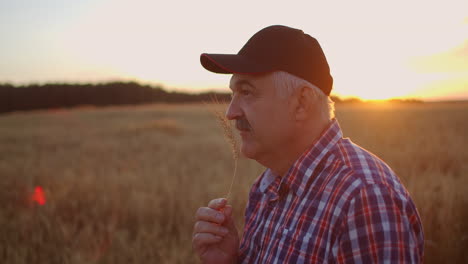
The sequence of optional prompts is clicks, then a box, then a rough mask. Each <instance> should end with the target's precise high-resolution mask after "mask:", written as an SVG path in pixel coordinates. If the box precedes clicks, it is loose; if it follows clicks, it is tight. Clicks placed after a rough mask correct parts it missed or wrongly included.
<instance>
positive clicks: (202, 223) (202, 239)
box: [192, 198, 239, 264]
mask: <svg viewBox="0 0 468 264" xmlns="http://www.w3.org/2000/svg"><path fill="white" fill-rule="evenodd" d="M192 246H193V249H194V250H195V252H196V253H197V255H198V256H199V257H200V259H201V261H202V262H203V263H206V264H211V263H220V264H222V263H229V264H231V263H234V262H235V261H236V259H237V251H238V249H239V234H238V233H237V228H236V227H235V226H234V221H233V219H232V207H231V206H230V205H227V200H226V199H224V198H219V199H214V200H211V201H210V203H209V204H208V207H200V208H198V211H197V214H196V223H195V226H194V228H193V237H192Z"/></svg>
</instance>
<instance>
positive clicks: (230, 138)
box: [211, 96, 239, 200]
mask: <svg viewBox="0 0 468 264" xmlns="http://www.w3.org/2000/svg"><path fill="white" fill-rule="evenodd" d="M211 101H212V103H214V105H215V107H214V108H213V111H212V112H213V114H214V115H215V117H216V119H217V120H218V123H219V125H220V126H221V128H222V129H223V135H224V139H225V140H226V142H227V143H228V144H229V146H230V147H231V152H232V158H233V160H234V172H233V175H232V179H231V185H230V186H229V190H228V193H227V194H226V199H227V200H229V196H230V195H231V191H232V187H233V186H234V181H235V179H236V173H237V160H238V159H239V153H238V150H237V141H236V138H235V136H234V132H233V128H232V124H231V122H229V120H228V119H227V118H226V116H225V115H224V113H223V112H222V111H221V110H220V108H219V107H218V106H220V105H221V103H220V102H219V100H218V98H217V97H216V96H213V97H212V98H211Z"/></svg>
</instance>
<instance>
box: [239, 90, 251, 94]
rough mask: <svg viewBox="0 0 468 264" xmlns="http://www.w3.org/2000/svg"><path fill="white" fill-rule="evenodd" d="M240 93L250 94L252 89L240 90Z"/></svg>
mask: <svg viewBox="0 0 468 264" xmlns="http://www.w3.org/2000/svg"><path fill="white" fill-rule="evenodd" d="M239 93H240V94H242V95H249V94H250V91H249V90H240V92H239Z"/></svg>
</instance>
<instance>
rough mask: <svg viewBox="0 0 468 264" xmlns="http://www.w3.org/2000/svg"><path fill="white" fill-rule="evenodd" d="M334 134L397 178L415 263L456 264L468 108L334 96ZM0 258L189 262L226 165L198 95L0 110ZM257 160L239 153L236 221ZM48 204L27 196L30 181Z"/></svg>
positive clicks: (462, 222)
mask: <svg viewBox="0 0 468 264" xmlns="http://www.w3.org/2000/svg"><path fill="white" fill-rule="evenodd" d="M337 117H338V119H339V121H340V124H341V126H342V128H343V130H344V134H345V135H346V136H349V137H351V138H352V139H353V141H355V142H357V143H358V144H360V145H362V146H363V147H365V148H367V149H369V150H371V151H372V152H374V153H375V154H377V155H379V156H380V157H381V158H382V159H384V160H385V161H386V162H387V163H388V164H389V165H390V166H392V168H393V169H394V170H395V171H396V172H397V173H398V175H399V176H400V177H401V178H402V180H403V182H404V183H405V184H406V186H407V188H408V190H409V191H410V193H411V194H412V196H413V198H414V200H415V202H416V204H417V206H418V209H419V212H420V214H421V217H422V221H423V224H424V229H425V234H426V239H427V242H426V263H466V262H467V261H468V257H467V254H466V253H465V251H466V248H468V221H467V219H468V194H467V193H466V186H468V151H467V150H466V149H467V147H468V139H467V138H466V135H467V134H468V133H467V132H468V122H467V120H468V106H467V105H433V106H427V105H407V106H405V105H399V106H394V107H389V106H385V105H379V106H343V105H338V106H337ZM0 150H1V151H0V177H1V178H0V188H1V190H2V191H1V192H0V226H1V227H2V229H1V231H0V263H148V262H152V263H194V262H196V258H195V257H194V256H193V254H192V250H191V233H192V224H193V216H194V213H195V210H196V208H198V207H199V206H201V205H204V204H206V203H207V202H208V201H209V200H211V199H212V198H214V197H221V196H224V195H225V194H226V193H225V192H226V190H228V188H229V185H230V180H231V175H232V172H233V170H234V168H233V162H232V153H231V150H230V148H229V147H228V146H227V145H226V143H225V142H224V139H223V133H222V132H221V131H220V129H219V127H218V125H217V123H216V119H215V118H214V117H213V116H212V114H211V113H210V112H209V111H207V110H206V107H204V106H199V105H183V106H182V105H149V106H141V107H125V108H117V107H116V108H104V109H94V108H83V109H77V110H70V111H68V110H62V111H42V112H41V111H39V112H32V113H13V114H8V115H3V116H0ZM262 169H263V168H261V167H260V166H259V165H257V164H256V163H255V162H253V161H250V160H246V159H242V158H241V159H239V167H238V173H237V174H238V178H237V179H236V183H235V184H234V187H233V190H232V195H231V199H230V200H231V202H232V204H233V206H234V214H235V216H236V217H237V218H236V221H237V223H238V226H240V227H241V226H242V214H243V210H244V206H245V201H246V198H247V193H248V189H249V186H250V184H251V183H252V182H253V180H254V179H255V177H257V175H258V174H259V173H261V171H262ZM37 185H40V186H43V188H44V190H45V191H46V196H47V204H46V205H44V206H36V205H33V204H31V202H30V201H29V196H30V195H31V194H32V192H33V190H34V186H37Z"/></svg>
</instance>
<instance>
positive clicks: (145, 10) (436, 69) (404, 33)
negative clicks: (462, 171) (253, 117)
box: [0, 0, 468, 100]
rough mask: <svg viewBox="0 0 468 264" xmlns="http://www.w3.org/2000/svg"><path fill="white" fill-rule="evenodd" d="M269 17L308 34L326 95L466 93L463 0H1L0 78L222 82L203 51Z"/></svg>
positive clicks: (224, 47)
mask: <svg viewBox="0 0 468 264" xmlns="http://www.w3.org/2000/svg"><path fill="white" fill-rule="evenodd" d="M274 24H281V25H287V26H291V27H295V28H299V29H302V30H303V31H304V32H305V33H307V34H309V35H311V36H313V37H315V38H316V39H317V40H318V41H319V42H320V44H321V46H322V48H323V50H324V52H325V55H326V57H327V59H328V62H329V65H330V68H331V74H332V76H333V78H334V86H333V91H332V94H334V95H338V96H341V97H359V98H362V99H388V98H419V99H423V100H464V99H468V1H466V0H445V1H435V0H425V1H419V0H416V1H411V0H393V1H377V0H374V1H361V0H354V1H333V0H327V1H325V0H322V1H314V0H309V1H284V0H283V1H275V0H269V1H253V0H252V1H244V0H237V1H222V0H217V1H203V0H198V1H176V0H173V1H159V0H133V1H129V0H126V1H124V0H82V1H79V0H61V1H52V0H41V1H37V0H29V1H25V0H2V1H1V2H0V38H1V41H0V58H1V60H0V83H13V84H17V85H20V84H30V83H50V82H73V83H76V82H84V83H86V82H105V81H115V80H122V81H138V82H140V83H145V84H153V85H162V86H163V87H164V88H166V89H168V90H178V91H189V92H198V91H205V90H214V89H216V90H218V89H219V90H225V91H227V90H228V88H227V87H228V84H229V78H230V75H220V74H213V73H210V72H208V71H206V70H205V69H204V68H203V67H202V66H201V65H200V62H199V56H200V54H201V53H204V52H207V53H232V54H235V53H237V52H238V51H239V50H240V49H241V48H242V46H243V45H244V44H245V42H246V41H247V40H248V39H249V38H250V37H251V36H252V35H253V34H255V33H256V32H257V31H259V30H260V29H262V28H264V27H266V26H269V25H274Z"/></svg>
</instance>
